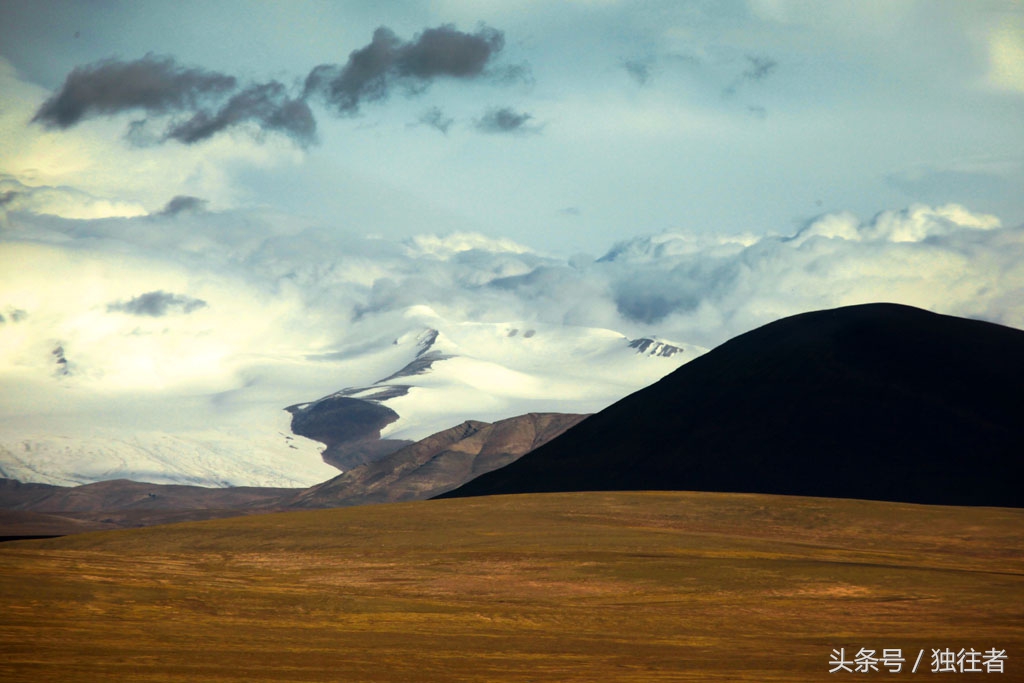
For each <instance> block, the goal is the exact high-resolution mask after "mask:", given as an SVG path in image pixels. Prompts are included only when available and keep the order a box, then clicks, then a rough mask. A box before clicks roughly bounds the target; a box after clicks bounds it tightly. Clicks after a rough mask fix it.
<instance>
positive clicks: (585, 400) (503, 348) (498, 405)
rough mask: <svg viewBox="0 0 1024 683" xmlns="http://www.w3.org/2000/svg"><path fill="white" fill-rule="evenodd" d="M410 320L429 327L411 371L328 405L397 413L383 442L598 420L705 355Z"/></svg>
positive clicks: (553, 329) (579, 330)
mask: <svg viewBox="0 0 1024 683" xmlns="http://www.w3.org/2000/svg"><path fill="white" fill-rule="evenodd" d="M407 315H408V317H409V318H410V319H411V320H415V321H417V322H420V323H422V324H423V325H424V326H423V327H421V328H419V329H416V330H413V331H410V332H408V333H406V334H405V335H403V336H401V337H399V338H396V339H395V340H394V342H393V346H395V347H396V348H401V349H407V353H406V355H407V357H410V360H409V361H408V362H407V363H405V364H404V365H403V366H402V367H400V368H398V369H396V370H395V371H394V372H392V373H390V374H389V375H387V376H385V377H383V378H381V379H379V380H378V381H376V382H373V383H372V384H368V385H362V386H351V387H346V388H344V389H342V390H340V391H337V392H335V393H333V394H330V395H329V396H325V397H323V398H322V399H319V401H324V400H327V399H332V398H341V397H344V398H352V399H361V400H364V401H370V402H373V403H376V404H378V405H381V406H384V407H386V408H388V409H390V410H392V411H394V413H395V414H396V415H397V417H396V418H395V419H393V420H392V421H390V422H388V423H387V424H386V425H383V426H382V429H381V432H380V436H381V437H382V438H386V439H402V440H418V439H421V438H424V437H426V436H429V435H430V434H433V433H435V432H438V431H440V430H442V429H447V428H448V427H451V426H452V425H454V424H458V423H459V422H460V421H462V420H480V421H486V422H492V421H495V420H500V419H502V418H506V417H511V416H513V415H522V414H525V413H530V412H564V413H590V412H595V411H597V410H600V409H601V408H603V407H605V406H607V405H609V404H610V403H612V402H614V401H616V400H618V399H619V398H621V397H623V396H625V395H626V394H629V393H631V392H632V391H635V390H636V389H639V388H641V387H643V386H647V385H648V384H651V383H652V382H655V381H657V380H658V379H660V378H661V377H663V376H664V375H665V374H667V373H668V372H671V371H672V370H674V369H675V368H677V367H678V366H680V365H682V364H683V363H685V362H687V361H688V360H691V359H693V358H695V357H696V356H698V355H700V354H701V353H703V351H704V349H702V348H700V347H696V346H692V345H684V344H672V343H668V342H665V341H660V340H655V339H647V338H642V339H636V340H630V339H628V338H626V337H625V336H623V335H622V334H619V333H618V332H614V331H612V330H606V329H597V328H585V327H569V326H556V325H541V324H536V323H529V324H527V323H514V322H510V323H475V322H461V323H446V322H445V321H444V320H442V319H441V318H440V317H438V316H437V315H436V314H435V313H434V312H433V311H432V310H431V309H429V308H427V307H423V306H418V307H414V308H413V309H410V311H409V312H408V313H407ZM317 403H318V401H315V402H312V403H309V404H301V405H298V406H293V408H294V409H296V410H297V411H300V412H301V411H302V410H304V409H309V408H310V407H311V406H314V405H316V404H317Z"/></svg>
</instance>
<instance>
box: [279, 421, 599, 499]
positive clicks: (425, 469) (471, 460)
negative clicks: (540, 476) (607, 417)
mask: <svg viewBox="0 0 1024 683" xmlns="http://www.w3.org/2000/svg"><path fill="white" fill-rule="evenodd" d="M585 417H586V416H585V415H565V414H561V413H542V414H538V413H530V414H528V415H520V416H518V417H513V418H508V419H506V420H500V421H498V422H495V423H493V424H488V423H486V422H477V421H474V420H469V421H466V422H464V423H462V424H461V425H458V426H455V427H452V428H450V429H446V430H444V431H442V432H438V433H437V434H434V435H432V436H429V437H427V438H426V439H422V440H420V441H418V442H416V443H414V444H411V445H409V446H406V447H404V448H402V449H400V450H398V451H396V452H394V453H392V454H390V455H388V456H386V457H384V458H382V459H381V460H378V461H376V462H372V463H368V464H365V465H363V466H361V467H356V468H354V469H352V470H349V471H347V472H345V473H343V474H341V475H339V476H337V477H335V478H334V479H331V480H330V481H326V482H324V483H322V484H318V485H316V486H313V487H311V488H309V489H306V490H305V491H303V492H302V493H300V494H298V495H297V496H295V498H294V499H293V500H292V501H290V504H291V505H293V506H295V507H338V506H342V505H361V504H365V503H393V502H399V501H408V500H423V499H425V498H429V497H431V496H434V495H437V494H440V493H443V492H445V491H449V490H451V489H453V488H455V487H457V486H460V485H461V484H464V483H465V482H467V481H469V480H470V479H472V478H473V477H475V476H478V475H480V474H483V473H485V472H490V471H492V470H494V469H497V468H499V467H502V466H504V465H507V464H508V463H509V462H512V461H514V460H516V459H517V458H519V457H521V456H522V455H523V454H524V453H527V452H529V451H531V450H533V449H534V448H537V447H539V446H541V445H543V444H545V443H547V442H548V441H550V440H551V439H553V438H555V437H557V436H558V435H559V434H561V433H563V432H564V431H565V430H566V429H569V428H570V427H572V426H573V425H575V424H578V423H579V422H580V421H581V420H583V419H584V418H585Z"/></svg>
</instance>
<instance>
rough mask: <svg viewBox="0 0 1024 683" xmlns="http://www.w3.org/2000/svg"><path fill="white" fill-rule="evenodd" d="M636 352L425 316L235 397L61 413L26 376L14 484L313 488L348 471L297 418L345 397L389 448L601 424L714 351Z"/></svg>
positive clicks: (94, 401)
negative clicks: (448, 432)
mask: <svg viewBox="0 0 1024 683" xmlns="http://www.w3.org/2000/svg"><path fill="white" fill-rule="evenodd" d="M629 344H630V340H629V339H627V338H626V337H625V336H623V335H622V334H619V333H617V332H614V331H612V330H606V329H599V328H586V327H570V326H557V325H541V324H536V323H518V322H510V323H473V322H456V323H449V322H446V321H445V320H443V319H442V318H441V317H440V316H438V315H437V314H436V313H435V312H434V311H433V310H431V309H430V308H428V307H425V306H414V307H412V308H410V309H408V310H407V311H405V313H404V314H403V315H402V316H400V317H396V318H395V319H394V320H393V321H392V326H391V328H390V329H386V330H379V331H378V334H376V335H375V336H374V337H373V338H372V339H362V340H358V341H356V342H354V343H352V344H350V345H348V346H347V347H346V348H343V349H339V350H337V351H332V352H329V353H321V354H306V355H304V356H302V357H298V358H296V357H290V358H289V357H281V358H266V359H261V364H259V365H258V367H259V371H250V372H249V373H248V375H247V376H246V378H245V379H244V381H243V382H242V384H241V386H238V387H236V388H233V389H232V390H230V391H220V392H216V393H211V394H188V395H183V396H175V395H156V396H151V397H145V396H141V397H140V396H134V395H132V394H126V395H123V396H111V395H108V394H101V393H96V394H95V395H91V394H89V390H88V387H87V386H85V385H82V386H76V385H75V384H74V383H70V384H67V385H65V386H64V387H62V388H63V389H65V391H64V392H63V393H64V394H65V395H66V396H67V398H68V399H69V400H68V402H67V404H66V405H64V406H59V405H52V406H47V405H45V404H46V401H51V402H52V395H53V391H52V386H50V385H52V384H53V383H54V382H55V381H58V380H56V379H55V378H53V377H45V378H39V377H28V376H26V377H22V378H21V384H20V386H19V389H20V394H21V396H23V397H24V396H28V397H29V398H30V400H29V401H28V402H27V404H26V405H24V406H23V410H19V407H18V406H15V405H13V403H12V402H8V403H7V404H6V405H4V406H3V408H4V410H3V413H2V414H3V418H0V476H3V477H7V478H11V479H17V480H19V481H24V482H41V483H48V484H57V485H64V486H68V485H76V484H85V483H91V482H96V481H103V480H109V479H132V480H136V481H145V482H152V483H160V484H170V483H173V484H193V485H200V486H214V487H220V486H284V487H305V486H311V485H313V484H316V483H319V482H321V481H324V480H326V479H329V478H331V477H333V476H336V475H337V474H338V470H337V469H335V468H334V467H332V466H330V465H327V464H326V463H324V462H323V460H322V459H321V457H320V453H321V451H322V450H323V446H322V445H321V444H319V443H316V442H314V441H311V440H309V439H306V438H303V437H301V436H297V435H294V434H292V432H291V429H290V420H291V416H290V414H289V413H287V412H286V411H285V410H284V409H285V408H286V407H287V406H289V405H296V404H302V403H308V402H312V401H315V400H317V399H319V398H321V397H323V396H327V395H332V394H338V393H340V394H343V395H347V396H352V397H355V398H364V399H365V398H368V397H373V396H378V397H383V398H381V399H379V400H377V402H379V403H381V404H382V405H385V406H387V407H389V408H391V409H392V410H394V411H395V412H397V413H398V415H399V420H398V421H397V422H395V423H393V424H391V425H389V426H388V427H387V428H386V429H385V430H384V432H383V433H382V436H383V437H386V438H394V439H408V440H417V439H420V438H423V437H426V436H429V435H430V434H433V433H435V432H437V431H440V430H442V429H446V428H448V427H451V426H454V425H456V424H458V423H460V422H462V421H464V420H467V419H473V420H482V421H488V422H491V421H495V420H499V419H502V418H506V417H512V416H514V415H521V414H524V413H528V412H567V413H591V412H596V411H598V410H600V409H602V408H604V407H606V406H607V405H610V404H611V403H613V402H615V401H616V400H618V399H619V398H622V397H623V396H625V395H627V394H629V393H631V392H633V391H635V390H637V389H639V388H641V387H643V386H646V385H648V384H650V383H652V382H655V381H657V380H658V379H660V378H661V377H662V376H664V375H666V374H668V373H669V372H671V371H673V370H674V369H676V368H677V367H679V365H681V364H682V363H684V362H686V361H688V360H691V359H692V358H695V357H696V356H697V355H699V354H700V353H702V352H703V351H704V349H702V348H700V347H695V346H688V345H681V344H676V345H675V346H678V347H680V348H681V349H682V351H681V352H678V353H675V354H674V355H671V356H669V357H666V356H661V355H658V354H657V352H656V349H658V348H659V346H658V345H656V344H651V345H647V346H649V348H648V349H647V351H646V352H638V349H637V348H631V347H630V345H629ZM7 381H8V382H9V381H10V379H8V380H7ZM33 383H34V384H35V385H38V386H36V389H37V391H32V390H31V385H33ZM58 395H59V394H58ZM33 396H35V397H36V399H35V400H32V399H31V397H33ZM47 408H48V410H47Z"/></svg>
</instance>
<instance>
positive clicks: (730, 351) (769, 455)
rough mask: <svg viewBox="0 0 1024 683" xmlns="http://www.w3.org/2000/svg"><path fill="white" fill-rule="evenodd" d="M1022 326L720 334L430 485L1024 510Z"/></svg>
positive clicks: (833, 313)
mask: <svg viewBox="0 0 1024 683" xmlns="http://www.w3.org/2000/svg"><path fill="white" fill-rule="evenodd" d="M1022 461H1024V332H1022V331H1020V330H1016V329H1012V328H1008V327H1003V326H1000V325H995V324H992V323H986V322H981V321H977V320H966V319H962V318H955V317H950V316H945V315H938V314H935V313H929V312H927V311H922V310H919V309H916V308H911V307H908V306H900V305H895V304H868V305H862V306H850V307H845V308H838V309H834V310H827V311H817V312H813V313H805V314H801V315H796V316H793V317H790V318H785V319H783V320H779V321H776V322H774V323H771V324H768V325H765V326H764V327H761V328H758V329H756V330H753V331H751V332H748V333H746V334H744V335H741V336H739V337H736V338H734V339H732V340H730V341H728V342H726V343H725V344H722V345H721V346H719V347H718V348H716V349H714V350H713V351H711V352H709V353H707V354H705V355H704V356H702V357H700V358H697V359H695V360H693V361H691V362H690V363H688V364H686V365H684V366H683V367H681V368H680V369H679V370H677V371H675V372H674V373H672V374H670V375H668V376H667V377H665V378H664V379H662V380H661V381H659V382H657V383H656V384H654V385H651V386H650V387H647V388H645V389H643V390H641V391H638V392H636V393H634V394H632V395H630V396H628V397H626V398H624V399H623V400H621V401H619V402H618V403H616V404H614V405H612V406H611V407H609V408H607V409H606V410H604V411H602V412H600V413H598V414H597V415H594V416H592V417H591V418H589V419H587V420H585V421H584V422H582V423H581V424H579V425H578V426H576V427H575V428H573V429H571V430H569V431H568V432H566V433H565V434H563V435H562V436H561V437H559V438H557V439H554V440H553V441H551V442H550V443H548V444H546V445H545V446H542V447H541V448H539V449H537V450H535V451H533V452H532V453H529V454H527V455H526V456H524V457H522V458H520V459H519V460H517V461H516V462H514V463H512V464H510V465H508V466H506V467H504V468H502V469H499V470H496V471H494V472H490V473H488V474H485V475H483V476H481V477H478V478H477V479H474V480H473V481H471V482H469V483H468V484H466V485H465V486H462V487H460V488H459V489H456V490H455V491H452V492H450V493H448V494H445V496H443V497H461V496H473V495H487V494H497V493H527V492H544V491H585V490H644V489H648V490H700V491H731V492H758V493H775V494H791V495H806V496H826V497H841V498H864V499H875V500H890V501H905V502H916V503H933V504H947V505H994V506H1012V507H1024V486H1022V480H1021V477H1020V471H1021V465H1022Z"/></svg>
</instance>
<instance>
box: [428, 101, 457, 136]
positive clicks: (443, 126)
mask: <svg viewBox="0 0 1024 683" xmlns="http://www.w3.org/2000/svg"><path fill="white" fill-rule="evenodd" d="M419 122H420V123H422V124H424V125H427V126H430V127H431V128H435V129H437V130H439V131H441V132H442V133H444V134H445V135H447V134H448V129H449V128H451V126H452V124H453V123H454V122H455V119H453V118H451V117H449V116H445V115H444V112H442V111H441V109H440V108H439V107H431V108H430V109H428V110H427V111H425V112H423V115H422V116H420V118H419Z"/></svg>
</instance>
